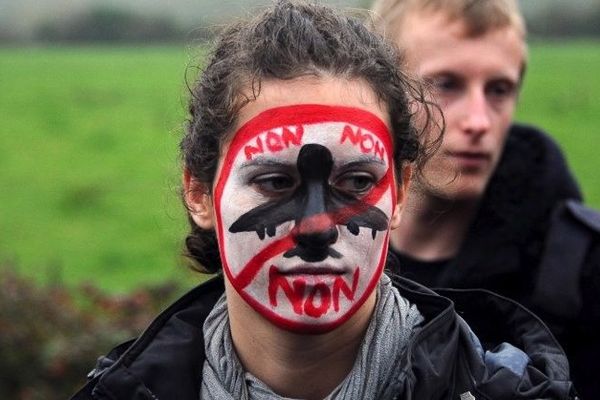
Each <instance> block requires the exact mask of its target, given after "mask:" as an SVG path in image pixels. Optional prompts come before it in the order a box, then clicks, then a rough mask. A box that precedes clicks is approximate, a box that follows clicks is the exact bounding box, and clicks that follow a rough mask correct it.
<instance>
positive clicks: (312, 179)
mask: <svg viewBox="0 0 600 400" xmlns="http://www.w3.org/2000/svg"><path fill="white" fill-rule="evenodd" d="M296 164H297V168H298V173H299V174H300V184H299V185H298V187H297V189H296V190H295V191H294V192H293V193H290V194H289V195H288V196H285V197H283V198H279V199H276V200H273V201H270V202H267V203H265V204H262V205H260V206H258V207H256V208H254V209H252V210H250V211H248V212H247V213H245V214H244V215H242V216H241V217H240V218H238V219H237V221H235V222H234V223H233V224H232V225H231V227H230V228H229V232H231V233H237V232H252V231H255V232H256V233H257V235H258V237H259V238H260V239H261V240H262V239H264V238H265V233H266V234H267V235H269V236H270V237H273V236H275V232H276V228H277V226H279V225H281V224H283V223H285V222H288V221H294V222H295V226H296V227H298V226H300V224H301V223H302V220H303V219H305V218H307V217H311V216H314V215H320V214H328V215H329V216H333V217H334V218H335V219H336V220H335V221H334V224H332V226H330V227H326V228H324V229H322V230H319V231H315V232H310V233H296V234H295V235H294V240H295V242H296V247H294V248H292V249H290V250H288V251H287V252H286V253H284V257H288V258H291V257H295V256H298V257H300V258H301V259H303V260H304V261H307V262H318V261H323V260H324V259H325V258H327V257H328V256H331V257H333V258H340V257H341V254H340V253H338V252H337V251H335V250H334V249H332V248H331V247H330V246H331V245H332V244H333V243H335V242H336V241H337V237H338V231H337V228H336V226H335V225H345V226H346V227H347V229H348V231H350V232H351V233H352V234H353V235H358V234H359V232H360V228H361V227H364V228H367V229H371V231H372V237H373V239H375V237H376V234H377V231H385V230H387V228H388V217H387V215H385V213H384V212H383V211H381V210H380V209H379V208H377V207H374V206H371V205H370V204H365V203H363V202H361V201H360V199H357V198H356V197H355V196H352V195H350V194H347V193H344V192H342V191H340V190H337V189H335V188H333V187H331V186H330V185H329V175H330V174H331V169H332V167H333V157H332V155H331V152H330V151H329V149H327V148H326V147H325V146H322V145H320V144H314V143H311V144H306V145H304V146H302V148H301V149H300V152H299V154H298V159H297V161H296ZM348 207H352V208H353V209H360V210H364V211H362V212H360V213H357V214H352V215H348V213H343V212H339V211H340V210H343V209H347V208H348ZM344 215H346V216H344Z"/></svg>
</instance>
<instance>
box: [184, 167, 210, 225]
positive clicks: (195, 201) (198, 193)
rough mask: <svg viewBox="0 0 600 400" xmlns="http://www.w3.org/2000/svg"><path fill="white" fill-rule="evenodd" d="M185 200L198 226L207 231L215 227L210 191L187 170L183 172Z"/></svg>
mask: <svg viewBox="0 0 600 400" xmlns="http://www.w3.org/2000/svg"><path fill="white" fill-rule="evenodd" d="M183 198H184V200H185V204H186V205H187V208H188V210H189V212H190V215H191V217H192V219H193V220H194V222H195V223H196V225H198V226H199V227H200V228H202V229H207V230H208V229H213V228H214V227H215V221H214V213H213V202H212V196H211V194H210V189H209V188H208V187H207V185H206V184H205V183H202V182H199V181H198V180H196V179H195V178H194V177H193V176H192V174H191V172H190V170H189V169H187V168H185V169H184V170H183Z"/></svg>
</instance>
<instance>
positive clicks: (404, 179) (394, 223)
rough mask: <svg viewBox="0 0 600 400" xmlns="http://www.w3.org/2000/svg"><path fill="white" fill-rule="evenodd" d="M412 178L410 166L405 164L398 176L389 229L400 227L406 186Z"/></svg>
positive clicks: (406, 193) (406, 190)
mask: <svg viewBox="0 0 600 400" xmlns="http://www.w3.org/2000/svg"><path fill="white" fill-rule="evenodd" d="M411 176H412V165H411V164H408V163H405V164H404V165H403V166H402V173H401V176H400V181H399V182H398V191H397V196H398V198H397V199H396V207H395V208H394V212H393V213H392V218H391V221H390V227H391V228H392V229H396V228H397V227H398V226H400V220H401V218H402V210H403V208H404V204H405V202H406V196H407V195H408V186H409V184H410V178H411Z"/></svg>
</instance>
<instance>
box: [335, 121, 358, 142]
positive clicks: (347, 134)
mask: <svg viewBox="0 0 600 400" xmlns="http://www.w3.org/2000/svg"><path fill="white" fill-rule="evenodd" d="M360 137H361V132H360V129H358V130H357V131H356V133H355V132H354V131H353V130H352V128H350V126H348V125H346V126H344V131H343V132H342V138H341V140H340V143H344V142H345V141H346V139H348V140H350V142H351V143H352V144H354V145H356V144H358V143H360Z"/></svg>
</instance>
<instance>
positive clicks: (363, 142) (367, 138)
mask: <svg viewBox="0 0 600 400" xmlns="http://www.w3.org/2000/svg"><path fill="white" fill-rule="evenodd" d="M366 143H369V145H368V146H367V144H366ZM373 147H375V141H374V140H373V136H371V135H369V134H368V133H367V134H364V135H363V136H362V138H361V140H360V150H361V151H362V152H363V153H370V152H371V150H373Z"/></svg>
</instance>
